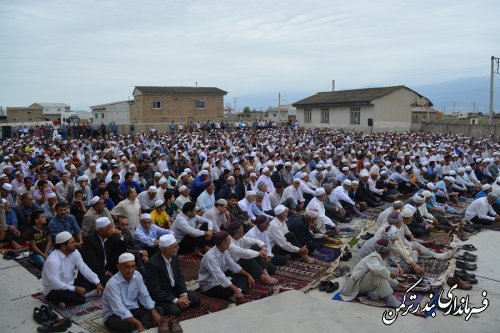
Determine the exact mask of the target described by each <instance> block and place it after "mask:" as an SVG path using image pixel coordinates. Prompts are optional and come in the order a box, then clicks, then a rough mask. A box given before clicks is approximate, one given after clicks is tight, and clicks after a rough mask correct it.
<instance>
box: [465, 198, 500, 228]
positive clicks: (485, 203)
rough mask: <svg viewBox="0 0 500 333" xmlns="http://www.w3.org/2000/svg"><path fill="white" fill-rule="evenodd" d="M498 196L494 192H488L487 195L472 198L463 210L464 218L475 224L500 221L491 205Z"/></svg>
mask: <svg viewBox="0 0 500 333" xmlns="http://www.w3.org/2000/svg"><path fill="white" fill-rule="evenodd" d="M497 199H498V197H497V195H496V194H494V193H489V194H488V196H486V197H482V198H479V199H476V200H474V201H473V202H472V203H471V204H470V205H469V207H467V210H466V211H465V218H466V219H467V220H469V221H471V222H472V223H475V224H483V225H490V224H492V223H494V222H497V221H500V215H498V214H497V213H496V212H495V210H494V209H493V207H491V205H492V204H494V203H495V202H496V201H497Z"/></svg>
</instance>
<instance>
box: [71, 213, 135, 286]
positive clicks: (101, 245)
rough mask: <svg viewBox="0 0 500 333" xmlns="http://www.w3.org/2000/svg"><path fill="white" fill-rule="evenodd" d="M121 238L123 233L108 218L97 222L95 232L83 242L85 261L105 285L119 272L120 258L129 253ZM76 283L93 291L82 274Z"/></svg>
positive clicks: (82, 251) (101, 218) (82, 250)
mask: <svg viewBox="0 0 500 333" xmlns="http://www.w3.org/2000/svg"><path fill="white" fill-rule="evenodd" d="M120 237H122V234H121V232H120V231H119V230H118V229H115V227H114V224H113V223H112V222H111V220H110V219H109V218H108V217H99V218H98V219H97V220H96V221H95V230H94V231H92V232H90V233H89V234H87V237H86V238H85V241H84V242H83V246H82V249H81V254H82V258H83V261H84V262H85V263H86V264H87V265H88V266H89V267H90V269H91V270H92V271H93V272H94V273H96V274H97V276H98V277H99V280H100V281H101V283H102V284H103V285H106V283H107V282H108V280H109V279H110V278H111V277H112V276H113V274H115V273H116V272H117V268H116V264H117V263H118V257H119V256H120V255H121V254H122V253H124V252H126V251H127V246H126V244H125V242H123V241H122V240H120ZM76 282H77V284H78V285H81V286H82V287H85V289H87V290H91V289H92V285H91V284H90V283H89V282H88V281H87V280H86V279H85V278H84V277H83V276H82V275H81V274H79V275H78V277H77V279H76Z"/></svg>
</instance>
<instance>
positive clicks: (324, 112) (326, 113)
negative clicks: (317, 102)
mask: <svg viewBox="0 0 500 333" xmlns="http://www.w3.org/2000/svg"><path fill="white" fill-rule="evenodd" d="M321 123H322V124H329V123H330V109H329V108H321Z"/></svg>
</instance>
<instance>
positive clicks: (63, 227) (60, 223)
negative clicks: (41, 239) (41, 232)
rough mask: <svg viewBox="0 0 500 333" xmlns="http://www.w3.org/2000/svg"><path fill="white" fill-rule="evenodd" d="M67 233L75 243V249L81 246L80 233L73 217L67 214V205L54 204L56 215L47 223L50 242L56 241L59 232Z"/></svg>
mask: <svg viewBox="0 0 500 333" xmlns="http://www.w3.org/2000/svg"><path fill="white" fill-rule="evenodd" d="M63 231H68V232H69V233H70V234H71V235H72V236H73V238H74V239H75V242H76V247H78V248H79V247H80V246H81V245H82V242H83V241H82V231H81V229H80V227H79V226H78V223H77V222H76V219H75V217H74V216H73V215H71V214H69V213H68V205H67V204H66V203H64V202H58V203H57V204H56V215H55V216H54V218H53V219H52V221H50V223H49V232H50V236H51V237H52V240H55V239H56V235H57V234H58V233H60V232H63Z"/></svg>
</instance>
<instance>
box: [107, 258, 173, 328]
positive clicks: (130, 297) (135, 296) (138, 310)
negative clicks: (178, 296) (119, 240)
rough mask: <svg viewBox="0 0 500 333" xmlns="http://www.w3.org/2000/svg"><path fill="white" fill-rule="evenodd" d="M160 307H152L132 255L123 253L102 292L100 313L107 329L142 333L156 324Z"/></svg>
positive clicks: (152, 303) (153, 305) (158, 320)
mask: <svg viewBox="0 0 500 333" xmlns="http://www.w3.org/2000/svg"><path fill="white" fill-rule="evenodd" d="M161 314H163V311H162V309H161V307H156V308H155V302H154V301H153V300H152V299H151V296H150V295H149V292H148V289H147V288H146V285H145V284H144V280H143V277H142V275H141V273H139V272H138V271H136V270H135V257H134V255H133V254H131V253H123V254H122V255H120V257H119V258H118V273H116V274H115V275H114V276H113V277H112V278H111V279H110V280H109V281H108V284H107V285H106V289H104V294H103V295H102V316H103V320H104V324H105V325H106V327H107V328H109V329H110V330H113V331H117V332H133V331H136V330H137V331H139V332H142V331H144V330H145V329H149V328H152V327H154V326H157V325H159V324H160V320H161Z"/></svg>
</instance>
